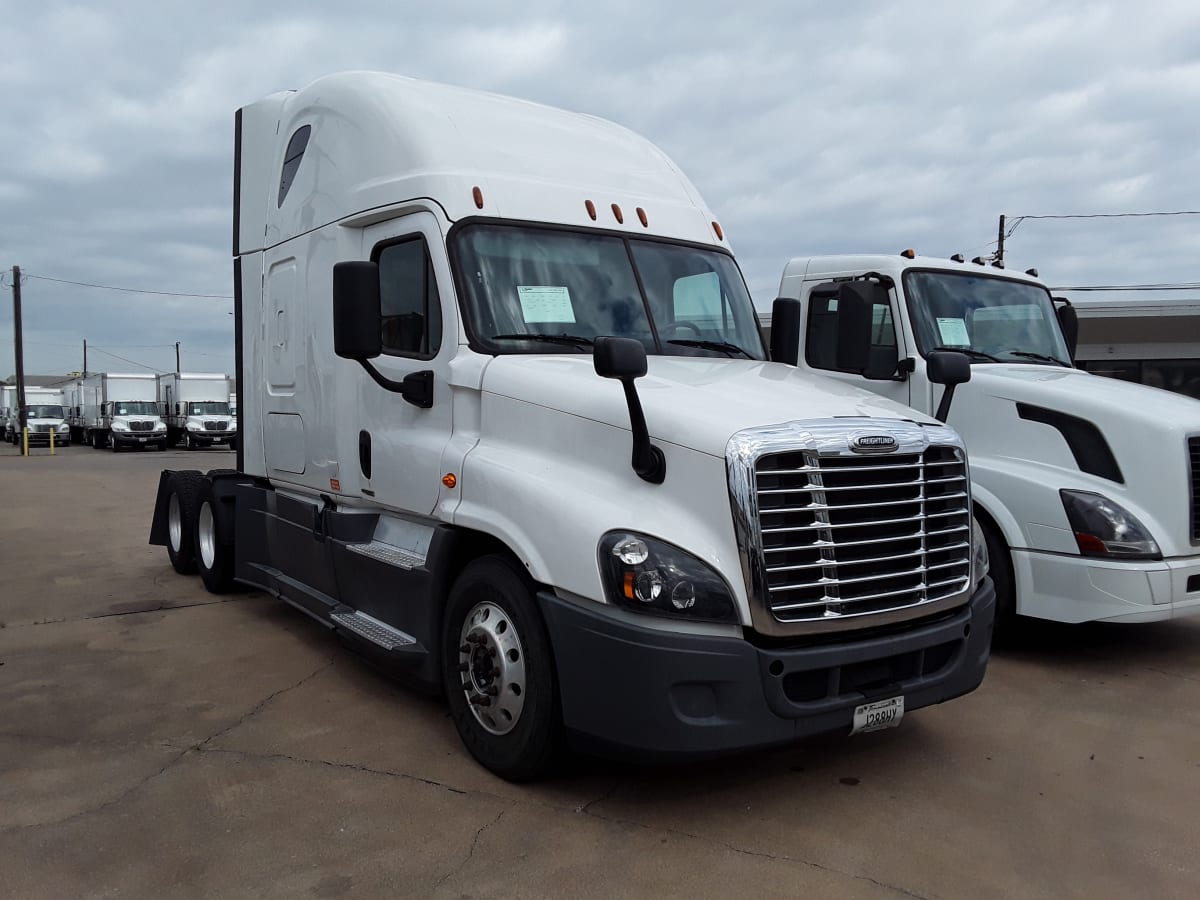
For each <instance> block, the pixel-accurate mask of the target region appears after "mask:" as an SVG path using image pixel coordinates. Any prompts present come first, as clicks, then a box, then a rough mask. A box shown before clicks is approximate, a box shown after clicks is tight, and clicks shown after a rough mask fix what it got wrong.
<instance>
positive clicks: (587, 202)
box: [583, 200, 596, 222]
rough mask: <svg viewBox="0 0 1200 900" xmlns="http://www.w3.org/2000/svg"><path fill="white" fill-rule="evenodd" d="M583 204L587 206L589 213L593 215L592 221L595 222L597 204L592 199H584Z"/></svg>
mask: <svg viewBox="0 0 1200 900" xmlns="http://www.w3.org/2000/svg"><path fill="white" fill-rule="evenodd" d="M583 205H584V206H585V207H586V208H587V211H588V215H589V216H590V217H591V219H592V221H593V222H595V221H596V204H595V203H593V202H592V201H591V200H584V201H583Z"/></svg>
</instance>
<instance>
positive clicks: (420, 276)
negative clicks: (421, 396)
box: [356, 212, 458, 515]
mask: <svg viewBox="0 0 1200 900" xmlns="http://www.w3.org/2000/svg"><path fill="white" fill-rule="evenodd" d="M364 237H365V246H367V247H370V248H372V249H371V259H372V260H374V261H375V262H376V263H377V264H378V266H379V282H380V306H381V313H382V320H381V322H380V329H381V333H382V337H383V355H382V356H380V357H378V358H377V359H375V360H373V363H374V365H375V367H376V368H377V369H379V371H380V372H381V373H382V374H383V375H384V376H386V377H387V378H390V379H392V380H394V381H401V380H403V379H404V378H405V377H406V376H409V375H414V374H417V373H422V374H424V373H428V375H427V376H426V377H428V378H429V379H430V380H431V383H432V391H433V397H432V401H433V402H432V406H431V407H429V408H427V409H426V408H422V407H420V406H418V405H416V404H414V403H412V402H410V401H408V400H406V399H404V398H403V397H402V396H401V395H400V394H397V393H394V392H391V391H388V390H385V389H384V388H382V387H380V386H379V385H377V384H376V383H375V382H374V381H373V380H371V379H370V378H369V377H367V376H366V374H365V373H362V377H361V378H360V379H359V381H358V397H359V404H358V410H359V422H358V423H357V429H356V431H357V437H356V442H357V445H358V465H359V467H360V477H361V479H362V485H363V487H364V492H368V491H369V492H373V496H374V498H375V500H376V501H377V502H379V503H381V504H384V505H386V506H391V507H394V508H398V509H402V510H407V511H411V512H416V513H421V514H423V515H428V514H429V513H431V512H432V511H433V509H434V506H435V505H436V503H437V499H438V495H439V492H440V491H441V489H442V481H441V479H442V476H443V475H444V474H445V473H444V472H442V471H441V464H442V452H443V450H445V448H446V445H447V443H448V442H449V440H450V433H451V428H452V425H453V419H452V416H451V398H450V388H449V385H448V382H447V376H448V374H449V364H450V360H451V358H452V357H453V355H454V350H455V347H456V345H457V336H458V335H457V329H456V328H454V327H453V323H454V322H456V321H457V319H456V317H455V315H454V308H453V299H452V298H453V289H452V287H451V283H450V270H449V267H448V265H447V263H446V256H445V250H444V247H445V243H444V239H443V237H442V232H441V229H440V228H439V226H438V222H437V219H436V218H435V217H434V216H433V215H432V214H431V213H428V212H418V213H413V214H410V215H407V216H403V217H401V218H398V219H392V220H389V221H387V222H381V223H379V224H378V225H374V226H372V227H370V228H368V229H367V231H366V233H365V235H364Z"/></svg>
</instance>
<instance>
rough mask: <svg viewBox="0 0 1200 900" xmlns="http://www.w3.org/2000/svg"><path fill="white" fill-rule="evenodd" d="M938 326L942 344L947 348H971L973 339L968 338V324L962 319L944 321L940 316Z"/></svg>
mask: <svg viewBox="0 0 1200 900" xmlns="http://www.w3.org/2000/svg"><path fill="white" fill-rule="evenodd" d="M937 326H938V334H939V335H941V338H942V343H943V344H945V345H946V346H947V347H970V346H971V339H970V338H969V337H968V336H967V323H966V322H964V321H963V320H962V319H943V318H942V317H941V316H938V320H937Z"/></svg>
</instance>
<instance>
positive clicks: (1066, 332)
mask: <svg viewBox="0 0 1200 900" xmlns="http://www.w3.org/2000/svg"><path fill="white" fill-rule="evenodd" d="M1053 300H1054V313H1055V315H1057V316H1058V327H1059V328H1061V329H1062V333H1063V339H1064V340H1065V341H1066V342H1067V353H1068V354H1069V355H1070V357H1071V362H1074V361H1075V349H1076V348H1077V347H1078V346H1079V314H1078V313H1077V312H1076V311H1075V307H1074V306H1073V305H1072V304H1071V301H1070V300H1068V299H1067V298H1066V297H1054V298H1053Z"/></svg>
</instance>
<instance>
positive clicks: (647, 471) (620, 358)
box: [592, 337, 667, 484]
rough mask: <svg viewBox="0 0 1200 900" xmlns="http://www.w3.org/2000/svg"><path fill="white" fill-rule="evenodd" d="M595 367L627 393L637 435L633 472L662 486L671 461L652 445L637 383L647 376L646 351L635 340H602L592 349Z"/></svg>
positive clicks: (635, 438) (597, 339) (627, 403)
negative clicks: (615, 381)
mask: <svg viewBox="0 0 1200 900" xmlns="http://www.w3.org/2000/svg"><path fill="white" fill-rule="evenodd" d="M592 365H593V366H594V367H595V369H596V374H597V375H599V376H600V377H601V378H615V379H617V380H618V381H620V382H621V386H622V387H623V388H624V389H625V404H626V405H627V406H628V407H629V430H630V432H631V433H632V434H633V459H632V465H633V471H635V472H636V473H637V474H638V477H639V478H641V479H642V480H643V481H648V482H650V483H651V484H662V482H663V479H664V478H666V476H667V460H666V457H665V456H663V452H662V451H661V450H659V449H658V448H657V447H655V446H654V445H653V444H651V443H650V431H649V430H648V429H647V428H646V415H645V413H643V412H642V401H641V400H640V399H639V398H638V393H637V386H636V385H635V384H634V383H633V382H634V380H635V379H638V378H641V377H642V376H643V375H645V374H646V348H645V347H643V346H642V343H641V341H635V340H634V339H633V338H621V337H598V338H596V341H595V343H594V344H593V345H592Z"/></svg>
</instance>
